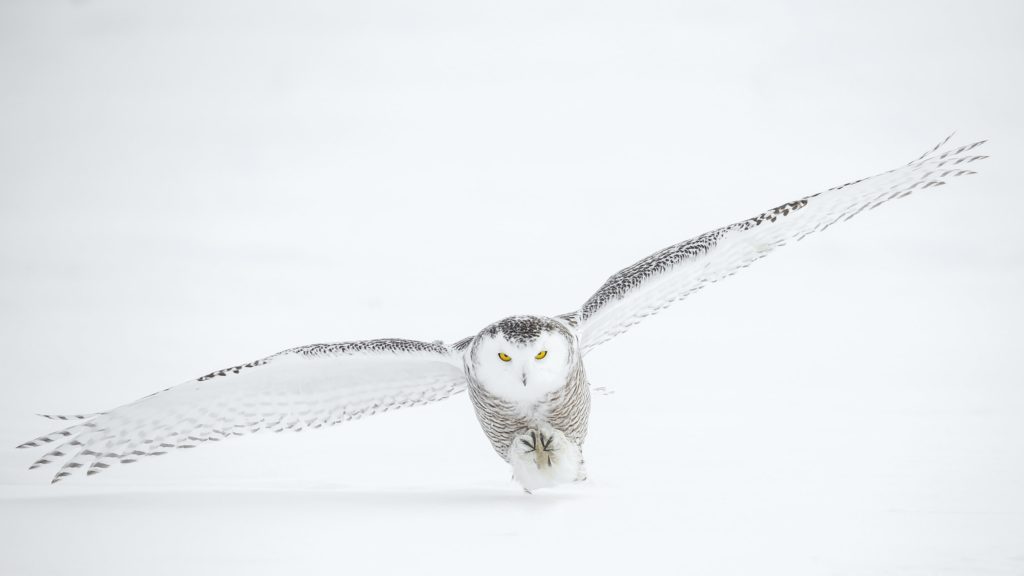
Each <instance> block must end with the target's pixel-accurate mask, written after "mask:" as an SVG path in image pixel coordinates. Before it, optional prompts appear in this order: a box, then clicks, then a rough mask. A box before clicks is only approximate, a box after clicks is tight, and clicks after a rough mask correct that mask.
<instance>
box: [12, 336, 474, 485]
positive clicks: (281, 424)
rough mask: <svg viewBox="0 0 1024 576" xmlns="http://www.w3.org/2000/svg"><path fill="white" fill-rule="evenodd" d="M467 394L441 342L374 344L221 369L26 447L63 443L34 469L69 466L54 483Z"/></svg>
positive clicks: (309, 350) (321, 347)
mask: <svg viewBox="0 0 1024 576" xmlns="http://www.w3.org/2000/svg"><path fill="white" fill-rule="evenodd" d="M465 387H466V382H465V376H464V374H463V370H462V362H461V355H460V354H458V353H456V352H454V351H452V350H451V349H450V348H448V347H447V346H444V345H442V344H440V343H430V344H428V343H423V342H416V341H412V340H369V341H364V342H348V343H341V344H315V345H311V346H304V347H301V348H294V349H291V350H286V351H284V352H281V353H278V354H275V355H273V356H270V357H267V358H263V359H261V360H257V361H254V362H250V363H248V364H243V365H240V366H235V367H232V368H227V369H224V370H218V371H216V372H212V373H210V374H207V375H205V376H202V377H200V378H197V379H195V380H191V381H189V382H185V383H184V384H181V385H179V386H175V387H172V388H168V389H167V390H164V391H162V392H158V393H156V394H152V395H150V396H147V397H145V398H142V399H140V400H137V401H135V402H132V403H130V404H126V405H124V406H121V407H118V408H115V409H113V410H110V411H107V412H103V413H98V414H90V415H80V416H67V417H60V416H55V417H53V418H52V419H55V420H61V421H79V423H77V424H73V425H71V426H69V427H67V428H64V429H62V430H58V431H56V432H51V433H49V434H45V435H43V436H40V437H38V438H35V439H33V440H30V441H28V442H25V443H24V444H22V445H20V446H19V448H34V447H39V446H43V445H47V444H52V443H54V442H58V441H59V442H58V445H57V446H56V448H54V449H52V450H50V451H49V452H47V453H46V454H45V455H43V456H42V457H41V458H39V459H38V460H36V461H35V462H34V463H33V464H32V465H31V467H30V468H32V469H34V468H39V467H42V466H47V465H49V464H60V466H59V468H58V470H57V472H56V474H55V475H54V477H53V480H52V481H53V482H55V483H56V482H60V481H61V480H63V479H65V478H67V477H69V476H71V475H73V474H75V473H77V472H82V471H84V472H85V473H86V475H89V476H92V475H95V474H99V473H100V472H103V471H105V470H108V469H109V468H111V467H112V466H114V465H117V464H130V463H132V462H136V461H138V460H139V459H142V458H147V457H151V456H160V455H163V454H167V453H169V452H172V451H175V450H183V449H189V448H195V447H197V446H200V445H202V444H203V443H205V442H210V441H213V442H216V441H220V440H223V439H226V438H231V437H234V436H241V435H244V434H251V433H254V432H258V431H261V430H272V431H275V432H282V431H285V430H289V431H300V430H304V429H307V428H319V427H322V426H330V425H334V424H338V423H340V422H344V421H346V420H352V419H356V418H361V417H363V416H368V415H371V414H374V413H377V412H383V411H387V410H391V409H395V408H401V407H405V406H414V405H419V404H426V403H429V402H435V401H438V400H442V399H444V398H447V397H449V396H451V395H453V394H456V393H458V392H461V391H462V390H464V389H465Z"/></svg>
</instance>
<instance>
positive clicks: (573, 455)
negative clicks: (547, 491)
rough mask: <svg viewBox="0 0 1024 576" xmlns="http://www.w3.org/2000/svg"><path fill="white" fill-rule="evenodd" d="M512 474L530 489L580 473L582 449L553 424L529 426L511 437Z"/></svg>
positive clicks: (544, 486) (569, 478) (573, 479)
mask: <svg viewBox="0 0 1024 576" xmlns="http://www.w3.org/2000/svg"><path fill="white" fill-rule="evenodd" d="M508 460H509V463H511V464H512V474H513V476H514V477H515V479H516V481H518V482H519V483H520V484H521V485H522V486H523V488H524V489H525V490H526V491H527V492H530V491H532V490H534V489H536V488H547V487H549V486H556V485H558V484H563V483H566V482H573V481H575V480H577V479H578V478H579V477H580V473H581V470H580V467H581V465H582V460H583V459H582V457H581V456H580V449H579V447H578V446H576V444H575V443H574V442H572V441H571V440H569V439H568V438H566V437H565V434H563V433H562V432H561V431H559V430H556V429H554V428H552V427H550V426H538V427H536V428H530V429H528V430H526V431H524V432H522V433H520V434H518V435H516V436H515V438H513V439H512V446H511V447H509V454H508Z"/></svg>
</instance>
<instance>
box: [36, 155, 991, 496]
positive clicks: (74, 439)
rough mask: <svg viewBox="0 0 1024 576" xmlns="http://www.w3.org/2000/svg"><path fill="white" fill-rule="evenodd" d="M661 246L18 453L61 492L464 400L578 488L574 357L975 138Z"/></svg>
mask: <svg viewBox="0 0 1024 576" xmlns="http://www.w3.org/2000/svg"><path fill="white" fill-rule="evenodd" d="M949 140H950V139H949V138H947V139H946V140H944V141H943V142H941V143H940V144H939V145H937V146H935V147H934V148H932V149H930V150H929V151H928V152H926V153H925V154H924V155H922V156H921V157H920V158H918V159H916V160H914V161H913V162H910V163H908V164H906V165H904V166H901V167H899V168H896V169H893V170H889V171H887V172H884V173H882V174H879V175H877V176H874V177H871V178H864V179H861V180H858V181H855V182H851V183H848V184H844V185H842V186H837V187H835V188H831V189H829V190H827V191H825V192H821V193H819V194H814V195H811V196H807V197H805V198H801V199H799V200H796V201H793V202H789V203H786V204H783V205H781V206H778V207H776V208H773V209H771V210H768V211H767V212H763V213H761V214H759V215H757V216H755V217H753V218H750V219H747V220H744V221H742V222H738V223H736V224H732V225H729V226H725V227H723V228H719V229H716V230H713V231H711V232H707V233H705V234H701V235H699V236H696V237H694V238H692V239H690V240H687V241H685V242H681V243H679V244H676V245H673V246H670V247H668V248H665V249H664V250H661V251H659V252H656V253H655V254H652V255H650V256H648V257H647V258H644V259H643V260H640V261H639V262H637V263H635V264H633V265H632V266H629V267H627V268H625V269H623V270H621V271H619V272H617V273H616V274H614V275H612V276H611V277H610V278H609V279H608V281H607V282H606V283H605V284H604V285H603V286H601V288H599V289H598V291H597V292H596V293H594V295H593V296H591V297H590V298H589V299H588V300H587V301H586V302H585V303H584V304H583V306H582V307H581V308H580V309H579V310H577V311H575V312H571V313H568V314H563V315H561V316H558V317H555V318H546V317H541V316H516V317H510V318H506V319H504V320H501V321H499V322H496V323H494V324H492V325H490V326H488V327H486V328H484V329H483V330H481V331H480V332H479V333H478V334H477V335H475V336H473V337H470V338H466V339H464V340H461V341H459V342H458V343H456V344H454V345H450V346H449V345H445V344H443V343H440V342H433V343H425V342H417V341H412V340H402V339H382V340H367V341H360V342H347V343H338V344H314V345H310V346H303V347H300V348H294V349H291V350H286V351H284V352H280V353H278V354H275V355H273V356H269V357H267V358H264V359H261V360H256V361H253V362H250V363H248V364H244V365H240V366H235V367H232V368H228V369H225V370H219V371H217V372H213V373H210V374H207V375H205V376H202V377H200V378H196V379H194V380H190V381H188V382H185V383H183V384H180V385H178V386H175V387H172V388H168V389H166V390H163V391H162V392H157V393H155V394H152V395H150V396H147V397H145V398H142V399H139V400H136V401H135V402H131V403H129V404H125V405H123V406H120V407H117V408H114V409H112V410H110V411H107V412H103V413H99V414H84V415H76V416H47V417H48V418H51V419H55V420H61V421H66V422H68V423H70V425H69V426H67V427H66V428H63V429H61V430H58V431H56V432H53V433H50V434H46V435H43V436H40V437H38V438H36V439H34V440H31V441H29V442H26V443H24V444H22V445H21V446H19V448H33V447H40V446H46V447H47V448H48V451H47V452H46V453H45V454H44V455H43V456H42V457H41V458H39V459H38V460H36V462H35V463H33V464H32V466H31V468H37V467H41V466H45V465H48V464H58V465H59V468H58V470H57V472H56V474H55V475H54V477H53V482H58V481H60V480H62V479H64V478H66V477H68V476H70V475H72V474H73V473H75V472H76V471H85V472H86V473H87V474H89V475H91V474H96V473H99V472H102V471H103V470H105V469H107V468H109V467H111V466H112V465H114V464H117V463H131V462H135V461H137V460H139V459H140V458H143V457H146V456H154V455H160V454H165V453H167V452H169V451H171V450H176V449H185V448H193V447H196V446H199V445H201V444H202V443H205V442H215V441H220V440H223V439H226V438H230V437H232V436H237V435H242V434H248V433H252V432H257V431H260V430H274V431H282V430H301V429H304V428H319V427H322V426H325V425H333V424H338V423H340V422H343V421H345V420H351V419H355V418H361V417H363V416H368V415H372V414H375V413H377V412H383V411H387V410H391V409H395V408H401V407H405V406H415V405H419V404H426V403H429V402H434V401H438V400H443V399H445V398H448V397H450V396H452V395H454V394H457V393H459V392H462V391H464V390H467V389H468V390H469V392H470V398H471V400H472V404H473V407H474V409H475V410H476V413H477V416H478V419H479V420H480V424H481V427H482V429H483V430H484V432H485V434H486V435H487V437H488V439H489V440H490V441H491V444H492V446H493V447H494V448H495V450H496V451H497V453H498V455H499V456H501V457H502V458H504V459H505V460H506V461H507V462H509V463H510V465H511V466H512V468H513V471H514V476H515V478H516V479H517V480H518V481H519V482H520V483H521V484H522V485H523V486H524V487H525V488H527V489H528V490H529V489H533V488H541V487H547V486H553V485H556V484H559V483H563V482H568V481H574V480H575V481H578V480H583V479H585V477H586V474H585V471H584V470H585V469H584V465H583V453H582V447H583V442H584V440H585V438H586V432H587V423H588V417H589V411H590V391H589V386H588V384H587V380H586V371H585V369H584V365H583V357H584V355H585V354H587V353H589V352H591V351H592V350H593V349H594V348H596V347H597V346H598V345H600V344H601V343H603V342H606V341H608V340H609V339H611V338H614V337H615V336H617V335H619V334H621V333H623V332H625V331H626V330H628V329H629V328H630V327H631V326H632V325H634V324H636V323H637V322H639V321H640V320H642V319H643V318H644V317H646V316H649V315H651V314H654V313H656V312H657V311H659V310H661V309H663V308H665V307H667V306H669V305H670V304H671V303H673V302H675V301H677V300H681V299H683V298H685V297H687V296H688V295H690V294H692V293H693V292H695V291H697V290H700V289H701V288H704V287H705V286H707V285H708V284H712V283H714V282H717V281H719V280H721V279H723V278H726V277H728V276H731V275H732V274H734V273H736V272H737V271H739V270H741V269H743V268H745V267H747V266H749V265H750V264H752V263H753V262H755V261H757V260H759V259H761V258H763V257H764V256H766V255H768V254H769V253H771V252H772V251H773V250H775V249H776V248H778V247H780V246H783V245H785V244H787V243H789V242H792V241H796V240H801V239H803V238H804V237H806V236H807V235H809V234H812V233H814V232H818V231H822V230H825V229H827V228H829V227H830V226H832V225H833V224H836V223H839V222H842V221H845V220H848V219H850V218H852V217H854V216H856V215H858V214H861V213H862V212H864V211H866V210H869V209H872V208H875V207H878V206H879V205H881V204H883V203H885V202H888V201H890V200H895V199H897V198H903V197H905V196H907V195H909V194H911V193H914V192H919V191H927V190H929V189H933V188H935V187H937V186H941V185H943V184H945V183H946V182H947V181H948V180H949V179H951V178H954V177H957V176H963V175H967V174H973V172H972V171H970V170H969V169H967V165H969V164H971V163H973V162H975V161H977V160H980V159H983V158H985V156H981V155H978V154H977V149H978V148H979V147H980V146H981V145H982V144H983V142H975V143H972V144H966V145H962V146H950V145H949Z"/></svg>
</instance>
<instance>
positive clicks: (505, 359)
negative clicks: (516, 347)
mask: <svg viewBox="0 0 1024 576" xmlns="http://www.w3.org/2000/svg"><path fill="white" fill-rule="evenodd" d="M498 358H501V361H502V362H508V361H509V360H511V359H512V357H511V356H509V355H508V354H505V353H504V352H498Z"/></svg>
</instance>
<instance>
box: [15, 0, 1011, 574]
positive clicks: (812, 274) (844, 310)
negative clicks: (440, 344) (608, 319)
mask: <svg viewBox="0 0 1024 576" xmlns="http://www.w3.org/2000/svg"><path fill="white" fill-rule="evenodd" d="M435 4H436V3H435ZM1022 6H1024V5H1022V4H1021V3H1019V2H1012V1H1011V2H961V1H951V2H928V3H924V2H914V3H911V2H905V3H893V2H856V3H853V2H850V3H841V4H836V5H831V6H825V5H824V3H817V2H794V3H786V2H750V3H746V4H741V3H735V4H729V5H724V4H722V5H718V4H712V3H668V2H665V3H653V2H629V3H625V2H623V3H618V4H613V3H604V2H602V3H595V2H579V3H558V4H557V5H555V4H554V3H550V2H539V3H527V2H516V3H502V4H500V5H499V4H489V3H488V4H485V3H481V2H469V1H467V2H463V3H445V4H444V5H443V6H442V5H427V3H421V2H391V1H386V2H382V1H374V2H370V1H366V2H330V1H323V2H279V3H274V2H269V1H267V2H252V1H237V2H223V1H217V2H213V1H208V0H204V1H178V2H154V1H139V0H132V1H128V0H118V1H112V0H95V1H74V2H56V1H47V0H4V1H3V2H0V266H2V274H3V276H2V282H0V350H2V352H0V366H2V368H0V370H2V372H0V373H2V378H0V391H2V394H3V396H2V398H3V401H2V404H0V573H2V574H4V575H32V574H69V573H72V572H73V573H76V574H93V573H96V574H100V573H102V574H175V575H178V574H185V573H188V574H204V573H208V574H209V573H215V574H243V573H244V574H260V573H266V574H270V573H273V574H299V573H302V574H305V573H331V574H363V573H371V572H389V573H395V572H413V571H415V572H417V573H422V572H428V573H437V572H442V571H443V572H445V573H453V574H461V573H473V574H488V575H491V574H506V573H515V574H523V573H531V572H539V573H545V572H548V571H554V570H565V571H568V570H572V572H573V573H587V572H606V571H617V572H620V573H621V572H632V573H650V572H667V573H681V572H684V571H687V572H691V573H700V574H744V575H749V574H784V575H794V574H815V575H818V574H901V575H902V574H906V575H928V576H932V575H937V574H964V575H980V574H1022V573H1024V489H1022V487H1024V389H1022V384H1024V378H1022V377H1021V372H1020V362H1021V352H1022V343H1024V329H1022V325H1024V305H1022V294H1024V227H1022V226H1021V224H1020V219H1021V217H1022V216H1021V215H1022V214H1024V194H1022V191H1021V190H1020V183H1019V182H1020V179H1019V173H1020V168H1019V166H1020V162H1021V155H1022V153H1024V142H1022V139H1021V135H1022V134H1024V115H1022V113H1021V102H1024V73H1022V70H1024V40H1022V38H1024V37H1022V35H1021V32H1020V29H1021V25H1022V24H1024V7H1022ZM953 130H959V133H958V137H957V138H958V139H959V140H961V141H972V140H973V139H981V138H989V139H991V141H990V143H989V144H987V145H986V146H985V148H984V153H987V154H990V155H991V156H992V158H990V159H989V160H986V161H985V162H984V163H980V164H977V165H976V166H977V168H976V169H977V170H979V171H980V172H981V173H980V174H979V175H977V176H971V177H970V178H963V179H960V180H958V181H955V182H953V183H952V184H951V185H950V186H945V187H941V188H933V189H929V191H928V193H927V194H916V195H914V196H912V197H910V198H909V199H908V200H905V201H901V202H896V203H893V204H888V205H886V206H885V207H884V208H883V209H881V210H878V211H875V212H870V213H868V214H866V215H864V216H862V217H860V218H858V219H856V220H853V221H851V222H849V223H848V224H846V225H844V226H842V227H837V228H834V229H832V230H830V231H829V232H828V233H826V234H823V235H820V236H816V237H811V238H809V239H808V240H806V241H804V242H801V243H799V244H798V245H796V246H793V247H789V248H786V249H784V250H782V251H780V252H778V253H777V254H776V255H773V256H772V257H771V258H769V259H767V260H765V261H763V262H761V263H759V264H757V265H756V266H754V267H752V268H751V269H750V270H748V271H745V272H744V273H743V274H740V275H738V276H737V277H736V278H733V279H730V280H728V281H727V282H724V283H722V284H719V285H715V286H714V287H713V288H712V289H709V290H705V291H703V292H701V293H699V294H696V295H694V296H693V297H691V298H690V299H689V300H687V301H686V302H684V303H682V304H679V305H677V306H675V307H674V308H672V309H670V310H669V311H667V312H664V313H662V314H661V315H659V316H657V317H656V318H653V319H650V320H648V321H647V322H645V323H644V324H642V325H641V326H639V327H637V328H635V329H634V330H633V331H631V332H630V333H629V334H627V335H626V336H623V337H622V338H620V339H617V340H615V341H614V342H611V343H608V344H607V345H605V346H602V347H601V348H599V349H598V350H596V351H595V352H593V353H592V354H591V355H590V356H588V358H587V360H588V371H589V374H590V377H591V380H592V381H593V383H594V384H595V385H598V386H608V387H611V388H614V389H615V390H616V394H614V395H612V396H599V397H597V398H596V400H595V405H594V412H593V417H592V420H591V422H592V428H591V435H590V437H589V439H588V441H587V444H586V451H587V456H588V465H589V469H590V476H591V481H589V482H588V483H586V484H584V485H580V486H571V487H567V488H561V489H556V490H550V491H547V492H542V493H538V494H536V495H533V496H527V495H525V494H522V493H521V492H520V491H519V489H518V488H517V487H516V486H515V485H514V484H513V483H512V482H511V481H510V473H509V470H508V468H507V466H506V465H505V464H504V463H503V462H502V461H501V460H500V459H498V458H497V457H496V456H495V455H494V454H493V453H492V452H491V449H490V447H489V445H488V444H487V442H486V440H485V439H484V436H483V434H482V433H481V432H480V430H479V428H478V426H477V424H476V422H475V418H474V416H473V414H472V410H471V408H470V406H469V403H468V400H467V399H466V397H465V396H459V397H456V398H454V399H452V400H450V401H448V402H446V403H443V404H440V405H436V406H430V407H425V408H420V409H415V410H409V411H406V412H398V413H390V414H386V415H383V416H379V417H376V418H373V419H370V420H366V421H362V422H356V423H353V424H350V425H349V424H346V425H345V426H342V427H339V428H333V429H330V430H322V431H317V432H304V433H302V434H301V435H294V434H290V435H283V436H282V435H257V436H254V437H249V438H243V439H239V440H236V441H232V442H227V443H221V444H219V445H216V446H208V447H204V448H203V449H202V450H196V451H190V452H188V453H176V454H173V455H170V456H167V457H165V458H157V459H151V461H143V462H140V463H138V464H135V465H132V466H126V467H117V468H115V469H112V470H110V471H108V472H107V473H106V474H103V475H101V476H97V477H94V478H88V479H85V478H74V479H72V480H70V481H68V482H65V483H63V484H60V485H57V486H53V487H51V486H50V485H49V484H48V481H49V474H47V473H46V471H45V470H43V471H34V472H31V473H30V472H28V471H27V470H26V468H27V466H28V464H29V463H30V462H31V461H32V460H34V459H35V458H36V457H38V455H39V454H38V453H36V452H31V453H30V452H28V451H24V450H14V449H13V446H14V445H16V444H18V443H20V442H22V441H24V440H28V439H29V438H31V437H33V436H35V435H37V434H41V433H43V432H46V431H48V430H50V429H52V428H53V423H51V422H47V421H44V420H42V419H38V418H36V417H34V416H33V414H34V413H36V412H50V413H76V412H90V411H96V410H102V409H106V408H110V407H112V406H116V405H119V404H122V403H125V402H127V401H130V400H133V399H135V398H137V397H140V396H143V395H146V394H149V393H151V392H153V391H155V390H158V389H162V388H164V387H167V386H169V385H172V384H175V383H177V382H181V381H184V380H187V379H189V378H192V377H195V376H197V375H200V374H203V373H206V372H208V371H210V370H213V369H217V368H222V367H225V366H230V365H234V364H238V363H240V362H244V361H248V360H251V359H254V358H257V357H261V356H264V355H267V354H270V353H273V352H276V351H278V350H280V349H283V348H287V347H290V346H295V345H299V344H305V343H310V342H318V341H340V340H353V339H362V338H372V337H389V336H397V337H408V338H416V339H423V340H432V339H435V338H441V339H444V340H446V341H449V342H451V341H454V340H456V339H459V338H462V337H463V336H467V335H470V334H472V333H474V332H475V331H476V330H478V329H479V328H481V327H482V326H484V325H486V324H488V323H490V322H492V321H494V320H497V319H499V318H501V317H503V316H506V315H510V314H515V313H532V314H556V313H561V312H566V311H568V310H571V309H573V308H575V307H577V306H579V305H580V304H581V303H582V302H583V300H585V299H586V297H587V296H589V295H590V293H591V292H593V291H594V290H595V289H596V288H597V287H598V286H599V285H600V284H601V282H602V281H603V280H604V278H606V277H607V276H608V275H609V274H611V273H613V272H615V271H616V270H618V269H619V268H621V267H623V266H625V265H627V264H629V263H631V262H633V261H634V260H636V259H638V258H640V257H642V256H644V255H646V254H648V253H650V252H652V251H654V250H656V249H660V248H662V247H664V246H666V245H669V244H671V243H674V242H677V241H680V240H683V239H685V238H687V237H690V236H693V235H696V234H698V233H700V232H703V231H705V230H708V229H711V228H714V227H717V226H719V225H722V224H726V223H729V222H732V221H736V220H739V219H743V218H746V217H749V216H752V215H754V214H755V213H758V212H760V211H761V210H763V209H765V208H769V207H772V206H775V205H778V204H780V203H782V202H785V201H788V200H792V199H795V198H797V197H800V196H803V195H805V194H808V193H812V192H816V191H818V190H821V189H824V188H827V187H830V186H833V185H836V184H841V183H843V182H846V181H849V180H851V179H855V178H859V177H862V176H867V175H870V174H873V173H876V172H879V171H882V170H885V169H888V168H891V167H894V166H896V165H899V164H902V163H904V162H906V161H909V160H911V159H913V158H915V157H917V156H918V155H919V154H920V153H921V152H923V151H924V149H926V148H928V147H930V146H931V145H932V144H934V143H935V142H937V141H938V140H940V139H941V138H943V137H945V136H946V135H947V134H948V133H949V132H951V131H953ZM50 473H51V474H52V471H51V472H50Z"/></svg>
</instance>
